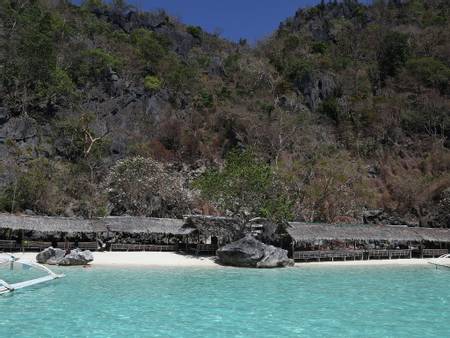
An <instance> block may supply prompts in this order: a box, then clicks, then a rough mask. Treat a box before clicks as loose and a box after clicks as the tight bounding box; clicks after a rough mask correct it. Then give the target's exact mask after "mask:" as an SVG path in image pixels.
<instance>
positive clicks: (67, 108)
mask: <svg viewBox="0 0 450 338" xmlns="http://www.w3.org/2000/svg"><path fill="white" fill-rule="evenodd" d="M0 45H1V47H0V155H1V158H0V209H1V210H2V211H7V212H19V211H25V210H31V211H32V212H35V213H40V214H52V215H59V214H65V215H80V216H85V217H92V216H96V215H97V216H99V215H105V214H110V213H113V214H125V213H126V214H139V215H154V216H155V215H156V216H180V215H182V214H184V213H189V212H193V211H195V212H214V213H221V214H237V215H240V216H243V217H250V216H255V215H258V216H267V217H271V218H275V219H277V220H280V219H281V220H285V219H304V220H308V221H326V222H359V221H361V215H362V213H363V212H364V210H366V209H370V208H381V209H384V210H385V211H386V212H387V213H389V214H392V215H396V216H397V217H399V218H400V219H402V220H404V221H405V222H412V223H420V224H422V225H430V226H449V224H448V218H447V217H443V216H442V215H443V214H444V213H446V210H447V209H446V208H447V207H448V205H447V202H446V201H447V199H448V191H449V189H450V152H449V147H450V141H449V137H450V5H449V3H448V1H446V0H405V1H398V0H376V1H373V4H372V5H370V6H366V5H362V4H359V3H358V2H356V1H353V0H348V1H347V0H346V1H329V2H326V1H323V2H322V3H321V4H320V5H318V6H316V7H312V8H308V9H302V10H299V11H298V12H297V13H295V15H294V16H293V17H291V18H288V19H287V20H286V21H284V22H283V23H281V24H280V27H279V29H278V30H277V31H275V32H274V33H273V35H272V36H270V37H269V38H267V39H265V40H264V41H261V42H260V43H258V44H257V45H256V46H254V47H249V46H248V44H247V43H246V42H245V41H244V40H241V41H240V43H232V42H229V41H226V40H224V39H222V38H221V37H220V36H219V35H218V34H210V33H208V32H206V31H204V30H203V29H202V28H201V27H198V26H185V25H183V24H182V23H180V22H179V21H177V20H176V19H175V18H173V17H171V16H170V15H168V14H167V13H164V12H161V11H159V12H152V13H142V12H140V11H138V10H136V9H135V8H133V7H132V6H129V5H127V4H126V3H125V2H123V1H112V2H111V3H109V4H107V3H104V2H102V1H101V0H87V1H84V2H83V4H82V5H81V6H75V5H72V4H70V3H69V2H67V1H62V0H61V1H49V0H36V1H28V0H14V1H13V0H0ZM169 167H170V170H169V169H168V168H169ZM151 173H153V174H151ZM180 175H181V176H182V177H180ZM156 177H163V178H162V179H160V180H158V179H156ZM180 180H181V181H180ZM174 182H178V183H176V184H175V183H174ZM119 183H120V184H119ZM121 184H123V185H121ZM158 184H159V185H158ZM174 184H175V185H174ZM180 184H181V186H180ZM175 186H177V188H175ZM165 187H168V188H170V187H171V188H170V189H169V190H170V191H172V192H174V191H178V192H177V193H173V194H172V193H171V194H168V195H165V194H166V192H165V190H164V188H165ZM188 190H189V191H188ZM113 191H115V193H113ZM149 196H153V197H151V198H150V197H149ZM155 196H157V198H156V197H155ZM199 196H200V197H199ZM178 197H180V198H181V197H182V198H181V200H177V198H178ZM152 198H153V200H152ZM155 198H156V199H157V200H158V203H160V202H161V201H163V202H161V203H162V204H161V203H160V204H158V208H156V207H155V205H154V202H155V201H156V200H155ZM155 203H156V202H155Z"/></svg>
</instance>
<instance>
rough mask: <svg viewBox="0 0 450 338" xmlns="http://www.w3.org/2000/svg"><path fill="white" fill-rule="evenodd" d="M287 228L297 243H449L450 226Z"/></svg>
mask: <svg viewBox="0 0 450 338" xmlns="http://www.w3.org/2000/svg"><path fill="white" fill-rule="evenodd" d="M286 230H287V232H288V233H289V235H290V236H291V237H292V238H293V239H294V240H295V241H297V242H313V241H316V240H341V241H354V240H356V241H358V240H361V241H370V240H379V241H380V240H385V241H411V242H420V241H434V242H450V229H433V228H413V227H407V226H393V225H352V224H333V225H330V224H323V223H301V222H292V223H289V227H288V228H287V229H286Z"/></svg>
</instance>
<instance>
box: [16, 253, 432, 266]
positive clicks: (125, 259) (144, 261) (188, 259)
mask: <svg viewBox="0 0 450 338" xmlns="http://www.w3.org/2000/svg"><path fill="white" fill-rule="evenodd" d="M36 254H37V253H36V252H25V253H16V255H15V256H16V257H17V258H24V259H27V260H31V261H35V258H36ZM93 255H94V261H93V262H92V263H90V264H89V265H91V266H92V267H96V266H98V267H102V266H103V267H148V268H151V267H209V268H214V267H215V268H223V267H224V266H223V265H220V264H217V263H216V262H215V257H213V256H200V257H196V256H192V255H184V254H178V253H175V252H148V251H146V252H141V251H140V252H119V251H117V252H93ZM429 261H430V259H420V258H407V259H380V260H364V261H361V260H355V261H353V260H352V261H334V262H331V261H325V262H296V263H295V267H296V268H305V267H331V266H334V267H349V266H429V265H430V264H428V262H429Z"/></svg>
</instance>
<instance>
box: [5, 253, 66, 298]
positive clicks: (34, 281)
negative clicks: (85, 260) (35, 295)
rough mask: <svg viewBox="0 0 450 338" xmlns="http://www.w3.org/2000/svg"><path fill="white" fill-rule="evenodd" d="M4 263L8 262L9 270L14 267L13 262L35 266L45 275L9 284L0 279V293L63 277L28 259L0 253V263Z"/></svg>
mask: <svg viewBox="0 0 450 338" xmlns="http://www.w3.org/2000/svg"><path fill="white" fill-rule="evenodd" d="M4 264H9V266H10V268H11V270H12V269H13V268H14V264H20V265H22V266H28V267H32V268H36V269H38V270H41V271H44V272H46V273H47V276H44V277H40V278H36V279H31V280H28V281H24V282H19V283H14V284H9V283H7V282H5V281H4V280H1V279H0V295H1V294H4V293H8V292H12V291H14V290H18V289H23V288H25V287H28V286H32V285H36V284H41V283H45V282H48V281H51V280H54V279H57V278H62V277H64V275H63V274H56V273H54V272H53V271H51V270H50V269H49V268H47V267H45V266H43V265H41V264H38V263H35V262H31V261H28V260H24V259H20V258H19V259H18V258H16V257H14V256H12V255H9V254H0V265H4Z"/></svg>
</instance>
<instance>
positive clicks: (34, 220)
mask: <svg viewBox="0 0 450 338" xmlns="http://www.w3.org/2000/svg"><path fill="white" fill-rule="evenodd" d="M183 224H184V221H183V220H180V219H169V218H164V219H161V218H151V217H129V216H124V217H104V218H95V219H82V218H71V217H46V216H22V215H10V214H0V229H12V230H25V231H39V232H55V233H56V232H64V233H107V232H124V233H159V234H173V235H186V234H189V233H191V232H193V231H194V229H191V228H183Z"/></svg>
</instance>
